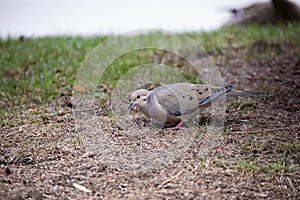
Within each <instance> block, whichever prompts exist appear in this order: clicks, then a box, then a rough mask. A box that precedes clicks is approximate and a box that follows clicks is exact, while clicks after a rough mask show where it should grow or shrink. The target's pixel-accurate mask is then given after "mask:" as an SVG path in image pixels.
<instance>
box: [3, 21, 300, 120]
mask: <svg viewBox="0 0 300 200" xmlns="http://www.w3.org/2000/svg"><path fill="white" fill-rule="evenodd" d="M185 34H186V35H188V36H190V37H192V38H193V39H194V40H196V41H198V42H199V43H200V44H201V45H203V47H204V48H205V49H206V50H207V51H208V52H210V53H217V54H221V53H222V51H223V49H224V47H233V46H245V47H247V46H248V45H249V44H251V43H252V42H253V41H254V40H265V39H268V40H284V41H290V42H292V43H298V42H299V41H300V38H299V35H300V25H288V26H279V27H276V26H264V27H259V26H254V25H253V26H247V27H242V28H237V27H226V28H222V29H220V30H216V31H212V32H189V33H185ZM160 36H161V33H159V32H157V33H154V34H152V35H151V38H150V39H149V37H147V36H145V35H137V36H130V37H136V38H137V39H141V40H143V39H145V40H149V41H151V40H153V41H154V40H155V39H157V38H159V37H160ZM106 38H108V36H92V37H70V36H56V37H41V38H25V40H21V39H17V38H6V39H1V40H0V115H1V116H2V117H3V118H7V117H8V115H9V114H13V113H15V112H16V111H18V110H22V109H24V108H26V109H28V108H30V107H31V106H34V105H37V104H44V103H46V102H48V101H49V100H51V99H54V98H57V97H59V95H60V94H61V93H70V92H71V91H72V87H73V84H74V80H75V77H76V73H77V70H78V69H79V67H80V65H81V63H82V62H83V61H84V58H85V57H86V56H87V55H88V53H89V52H90V51H91V50H92V49H93V48H94V47H96V46H97V45H98V44H99V43H100V42H102V41H104V40H105V39H106ZM120 48H122V46H120ZM111 51H112V52H114V49H113V48H112V49H111ZM152 54H153V51H149V50H144V51H143V52H138V51H137V52H130V53H129V54H126V55H122V56H121V57H120V58H119V59H117V60H116V61H114V62H113V63H111V67H110V68H109V69H108V70H107V71H106V72H105V73H104V75H105V76H103V78H102V79H101V81H103V82H107V83H109V84H110V85H114V84H115V83H116V81H117V80H118V79H119V78H120V77H121V76H122V75H123V74H124V73H126V72H127V71H128V70H129V69H130V68H132V67H134V66H136V65H140V64H145V63H148V62H149V59H150V58H151V56H152ZM166 64H170V63H166ZM172 64H173V65H175V64H174V63H172ZM186 77H187V78H188V79H189V80H192V79H193V77H192V76H190V75H189V74H186ZM194 81H195V80H194ZM2 117H1V118H2ZM3 118H2V119H1V121H2V120H3Z"/></svg>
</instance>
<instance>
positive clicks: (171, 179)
mask: <svg viewBox="0 0 300 200" xmlns="http://www.w3.org/2000/svg"><path fill="white" fill-rule="evenodd" d="M183 172H184V169H182V170H180V171H179V172H177V174H175V175H174V176H172V177H171V178H168V179H167V180H165V181H164V182H162V183H161V184H160V185H165V184H167V183H170V182H171V181H173V180H174V179H175V178H179V177H180V176H181V174H182V173H183Z"/></svg>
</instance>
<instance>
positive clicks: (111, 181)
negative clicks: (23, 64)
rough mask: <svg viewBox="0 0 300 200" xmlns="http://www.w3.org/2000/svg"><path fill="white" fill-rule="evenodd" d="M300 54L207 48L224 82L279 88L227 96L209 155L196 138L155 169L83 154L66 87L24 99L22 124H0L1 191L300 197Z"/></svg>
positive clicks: (258, 47) (8, 195)
mask: <svg viewBox="0 0 300 200" xmlns="http://www.w3.org/2000/svg"><path fill="white" fill-rule="evenodd" d="M299 52H300V46H299V44H291V43H289V42H274V41H268V40H267V41H255V42H253V43H252V45H251V46H250V48H244V47H232V48H226V49H222V54H221V55H213V56H215V60H216V64H217V66H219V69H220V71H221V74H222V76H223V78H224V79H225V82H226V83H228V84H232V85H234V86H235V87H236V88H238V89H247V90H259V91H274V92H275V93H274V94H272V95H264V96H257V97H245V98H243V100H241V101H238V100H235V101H233V102H232V101H231V102H229V103H228V107H227V110H226V122H225V133H224V134H223V135H222V137H220V138H218V140H217V141H216V142H215V145H214V147H213V149H212V150H211V151H210V152H209V154H208V155H207V156H206V158H199V156H198V155H197V153H195V152H197V149H201V144H202V143H201V137H197V138H196V139H195V140H194V141H193V142H192V144H191V145H190V147H189V149H188V150H187V151H186V152H185V153H184V154H183V155H182V156H181V159H180V160H178V161H176V162H174V163H173V164H171V165H170V166H168V167H165V168H163V169H162V170H158V171H152V172H147V173H138V174H136V173H130V172H123V171H119V170H117V169H114V168H112V167H109V166H107V165H105V164H104V163H102V162H101V161H99V159H97V158H96V155H95V154H93V153H86V151H85V147H84V145H83V144H82V142H81V141H80V139H79V138H78V136H77V135H76V130H75V125H74V117H73V114H72V113H71V112H70V111H71V107H72V104H71V102H70V98H71V94H62V95H61V98H59V99H56V100H53V101H52V102H50V103H49V105H47V106H45V107H43V106H35V105H32V106H28V109H27V110H26V111H24V113H19V114H16V115H12V116H11V121H14V122H18V123H16V124H19V125H18V126H12V127H0V134H1V138H0V140H1V142H0V166H1V168H0V170H1V171H0V199H300V135H299V133H300V131H299V130H300V125H299V108H300V60H299V59H300V57H299ZM99 112H100V118H101V111H99ZM101 119H102V118H101ZM103 119H104V118H103ZM204 120H205V119H204ZM107 128H108V129H111V130H112V131H113V130H117V129H118V127H117V126H116V125H115V124H112V125H111V127H107ZM164 131H169V130H167V129H166V130H164ZM125 132H126V130H125Z"/></svg>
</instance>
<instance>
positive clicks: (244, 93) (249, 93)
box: [226, 90, 274, 99]
mask: <svg viewBox="0 0 300 200" xmlns="http://www.w3.org/2000/svg"><path fill="white" fill-rule="evenodd" d="M264 94H274V93H273V92H259V91H237V90H232V91H230V92H227V93H226V98H227V99H228V98H234V97H242V96H254V95H264Z"/></svg>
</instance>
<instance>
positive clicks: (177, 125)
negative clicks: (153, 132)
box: [169, 121, 183, 130]
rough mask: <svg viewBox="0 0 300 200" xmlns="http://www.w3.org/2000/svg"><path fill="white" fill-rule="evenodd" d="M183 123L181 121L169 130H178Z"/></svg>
mask: <svg viewBox="0 0 300 200" xmlns="http://www.w3.org/2000/svg"><path fill="white" fill-rule="evenodd" d="M182 124H183V123H182V121H180V122H179V123H178V124H176V126H174V127H171V128H169V130H178V129H180V128H181V125H182Z"/></svg>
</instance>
